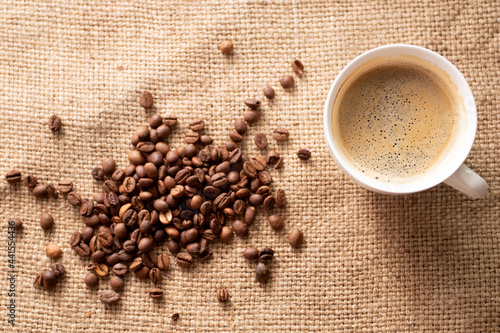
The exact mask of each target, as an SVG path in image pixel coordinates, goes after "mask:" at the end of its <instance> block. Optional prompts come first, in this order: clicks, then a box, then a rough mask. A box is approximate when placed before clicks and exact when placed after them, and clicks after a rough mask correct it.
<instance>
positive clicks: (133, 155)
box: [128, 150, 146, 166]
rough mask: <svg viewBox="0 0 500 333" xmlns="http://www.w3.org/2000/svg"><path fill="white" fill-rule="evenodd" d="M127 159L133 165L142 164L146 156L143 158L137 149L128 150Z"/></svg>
mask: <svg viewBox="0 0 500 333" xmlns="http://www.w3.org/2000/svg"><path fill="white" fill-rule="evenodd" d="M128 160H129V161H130V163H132V164H133V165H136V166H137V165H141V164H144V163H145V162H146V158H144V156H143V155H142V154H141V152H140V151H138V150H131V151H129V152H128Z"/></svg>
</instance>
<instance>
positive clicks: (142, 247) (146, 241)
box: [137, 238, 154, 252]
mask: <svg viewBox="0 0 500 333" xmlns="http://www.w3.org/2000/svg"><path fill="white" fill-rule="evenodd" d="M153 245H154V244H153V241H152V240H151V239H150V238H143V239H141V240H140V241H139V244H138V246H137V248H138V249H139V251H141V252H148V251H151V249H152V248H153Z"/></svg>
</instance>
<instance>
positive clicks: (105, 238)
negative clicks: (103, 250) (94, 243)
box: [97, 232, 113, 247]
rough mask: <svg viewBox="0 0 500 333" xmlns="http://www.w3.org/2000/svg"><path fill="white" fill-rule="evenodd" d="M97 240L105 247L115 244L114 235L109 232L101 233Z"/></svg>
mask: <svg viewBox="0 0 500 333" xmlns="http://www.w3.org/2000/svg"><path fill="white" fill-rule="evenodd" d="M97 240H98V241H99V243H100V244H101V245H102V246H104V247H111V246H112V245H113V236H112V235H111V234H110V233H107V232H101V233H99V235H98V236H97Z"/></svg>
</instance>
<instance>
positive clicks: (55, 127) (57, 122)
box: [49, 114, 61, 132]
mask: <svg viewBox="0 0 500 333" xmlns="http://www.w3.org/2000/svg"><path fill="white" fill-rule="evenodd" d="M60 128H61V118H60V117H59V116H57V115H55V114H53V115H52V116H50V117H49V129H50V130H51V131H52V132H57V131H59V129H60Z"/></svg>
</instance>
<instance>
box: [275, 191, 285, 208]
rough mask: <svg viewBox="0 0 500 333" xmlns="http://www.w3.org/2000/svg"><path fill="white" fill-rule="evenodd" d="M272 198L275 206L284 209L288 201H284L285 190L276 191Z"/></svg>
mask: <svg viewBox="0 0 500 333" xmlns="http://www.w3.org/2000/svg"><path fill="white" fill-rule="evenodd" d="M274 196H275V199H276V206H278V207H285V206H286V204H287V202H288V201H287V199H286V194H285V190H282V189H277V190H276V192H275V194H274Z"/></svg>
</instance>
